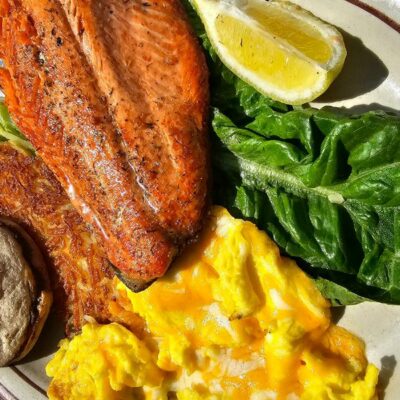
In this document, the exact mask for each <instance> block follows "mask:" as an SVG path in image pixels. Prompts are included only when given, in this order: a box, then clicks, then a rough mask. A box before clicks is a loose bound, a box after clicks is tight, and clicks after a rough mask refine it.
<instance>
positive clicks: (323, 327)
mask: <svg viewBox="0 0 400 400" xmlns="http://www.w3.org/2000/svg"><path fill="white" fill-rule="evenodd" d="M116 285H117V289H118V290H119V291H120V293H121V295H122V296H124V297H125V299H128V300H129V301H130V304H131V307H132V309H133V311H134V312H136V313H137V314H138V315H140V316H141V317H142V318H143V320H144V321H145V324H146V328H147V330H146V333H145V334H143V332H132V331H129V330H128V329H126V328H124V327H122V326H121V325H118V324H110V325H98V324H96V323H94V322H93V323H89V324H87V325H86V326H85V327H84V328H83V331H82V334H81V335H79V336H76V337H75V338H74V339H72V340H71V341H68V340H64V341H62V342H61V346H60V350H59V351H58V353H57V354H56V356H55V358H54V359H53V360H52V361H51V362H50V363H49V364H48V366H47V370H46V371H47V374H48V375H49V376H51V377H53V381H52V382H51V385H50V387H49V397H50V399H60V400H61V399H68V400H74V399H76V400H78V399H79V400H83V399H96V400H97V399H99V400H101V399H104V400H106V399H107V400H113V399H121V400H122V399H152V400H167V399H178V400H197V399H205V400H228V399H232V400H236V399H237V400H245V399H249V400H269V399H273V400H280V399H287V400H295V399H303V400H325V399H326V400H370V399H371V400H372V399H376V398H377V397H376V384H377V379H378V370H377V369H376V367H374V366H373V365H368V363H367V360H366V358H365V355H364V353H365V352H364V345H363V343H362V342H361V341H360V340H359V339H358V338H356V337H354V336H353V335H352V334H350V333H349V332H347V331H345V330H344V329H342V328H339V327H337V326H335V325H333V324H331V321H330V311H329V303H328V302H327V301H326V300H325V299H324V298H323V297H322V295H321V294H320V293H319V291H318V290H317V288H316V287H315V286H314V284H313V282H312V281H311V280H310V279H309V278H308V277H307V276H306V275H305V274H304V273H303V272H302V271H301V270H300V269H299V268H298V266H297V265H296V263H295V262H294V261H292V260H290V259H287V258H284V257H281V256H280V253H279V250H278V248H277V246H276V245H275V244H274V243H273V242H272V240H271V239H270V238H269V237H268V236H267V235H266V234H265V233H263V232H261V231H259V230H258V229H257V228H256V227H255V226H254V225H253V224H251V223H249V222H244V221H241V220H237V219H234V218H232V217H231V216H230V215H229V213H228V212H227V211H226V210H225V209H223V208H219V207H214V208H213V210H212V215H211V216H210V221H209V223H208V225H207V228H206V229H205V231H204V233H203V235H202V237H201V238H200V241H199V242H198V243H197V244H196V245H194V246H192V247H191V248H190V249H188V250H187V251H186V253H185V254H184V255H183V256H182V257H180V258H179V260H178V261H177V262H176V263H175V265H174V267H173V268H172V269H171V271H170V272H169V273H168V274H167V275H166V276H165V277H164V278H162V279H160V280H159V281H157V282H156V283H155V284H153V285H152V286H151V287H150V288H149V289H147V290H146V291H144V292H142V293H137V294H136V293H133V292H130V291H129V290H128V289H126V288H125V287H124V286H123V285H122V284H121V283H116Z"/></svg>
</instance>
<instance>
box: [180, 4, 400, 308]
mask: <svg viewBox="0 0 400 400" xmlns="http://www.w3.org/2000/svg"><path fill="white" fill-rule="evenodd" d="M188 12H189V14H190V17H191V20H192V22H193V26H194V28H195V29H196V32H197V34H198V35H199V37H200V38H201V40H202V42H203V46H204V48H205V49H206V51H207V54H208V61H209V66H210V71H211V88H212V106H213V108H214V112H213V120H212V126H213V130H214V132H215V134H216V135H215V137H214V138H213V141H214V143H213V160H214V174H215V177H214V179H215V183H216V184H215V193H214V194H215V201H216V202H217V203H219V204H221V205H224V206H225V207H227V208H228V209H229V210H230V211H231V212H232V213H233V214H234V215H236V216H239V217H243V218H247V219H250V220H252V221H254V222H255V223H256V224H257V225H258V226H259V227H260V228H262V229H264V230H265V231H267V232H268V233H269V234H270V235H271V236H272V237H273V238H274V240H275V241H276V242H277V243H278V245H279V246H280V248H281V249H282V250H283V252H284V253H286V254H288V255H290V256H292V257H296V258H297V259H298V261H299V264H300V265H301V266H302V267H303V268H304V269H305V270H306V271H307V272H308V273H309V274H310V275H311V276H313V277H314V278H315V279H316V282H317V284H318V285H319V287H320V289H321V290H322V291H323V293H324V294H325V295H326V296H327V297H329V298H330V299H332V300H333V302H334V303H335V304H355V303H358V302H360V301H364V300H365V299H373V300H377V301H382V302H388V303H400V119H399V118H398V117H396V116H392V115H389V114H386V113H383V112H369V113H366V114H363V115H359V116H346V115H345V114H343V112H340V111H339V110H335V111H332V110H327V109H325V110H324V109H323V110H316V109H312V108H299V107H297V108H293V107H290V106H287V105H284V104H281V103H279V102H275V101H273V100H271V99H269V98H266V97H264V96H263V95H261V94H260V93H258V92H257V91H256V90H255V89H253V88H252V87H250V86H249V85H247V84H246V83H244V82H243V81H242V80H240V79H239V78H238V77H236V76H235V75H234V74H233V73H231V72H230V71H229V70H228V69H227V68H225V67H224V66H223V64H222V63H221V62H220V60H219V59H218V57H217V55H216V54H215V52H214V51H213V49H212V47H211V44H210V42H209V40H208V38H207V36H206V34H205V31H204V28H203V26H202V24H201V21H200V20H199V18H198V17H197V15H196V13H195V12H194V11H193V9H190V6H189V5H188Z"/></svg>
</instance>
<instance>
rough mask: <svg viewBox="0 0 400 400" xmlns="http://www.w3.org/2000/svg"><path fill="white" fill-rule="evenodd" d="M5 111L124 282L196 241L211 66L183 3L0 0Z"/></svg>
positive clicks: (205, 182)
mask: <svg viewBox="0 0 400 400" xmlns="http://www.w3.org/2000/svg"><path fill="white" fill-rule="evenodd" d="M0 21H1V31H0V33H1V34H0V50H1V51H0V53H1V54H0V55H1V57H2V58H3V59H4V62H5V68H4V69H3V70H2V71H1V72H0V82H1V84H2V86H3V88H4V91H5V93H6V103H7V105H8V107H9V110H10V113H11V115H12V116H13V118H14V120H15V121H16V123H17V125H18V126H19V127H20V128H21V130H22V131H23V133H24V134H25V135H26V136H27V137H28V139H29V140H30V141H31V142H32V144H33V145H34V147H35V148H36V149H37V151H38V153H39V155H40V156H41V158H42V159H43V161H44V162H45V163H46V164H47V165H48V167H49V168H50V169H51V170H52V171H53V173H54V175H55V176H56V177H57V179H58V180H59V182H60V183H61V185H62V186H63V188H64V190H65V191H66V193H67V194H68V196H69V198H70V199H71V202H72V204H73V205H74V207H75V208H76V209H77V210H78V212H79V214H80V215H81V216H82V218H83V219H84V220H85V221H87V222H88V223H90V224H91V225H92V226H93V227H94V229H95V230H96V232H97V234H98V238H99V240H101V242H102V245H103V247H104V249H105V251H106V254H107V257H108V259H109V260H110V261H111V263H112V264H113V265H115V266H116V267H117V268H118V269H119V270H120V272H121V274H122V276H123V277H124V278H125V281H126V282H127V283H128V284H130V286H131V287H135V288H138V289H140V288H143V286H145V284H146V283H147V282H150V281H152V280H153V279H155V278H157V277H159V276H162V275H163V274H164V273H165V271H166V270H167V268H168V267H169V265H170V263H171V262H172V260H173V258H174V257H175V256H176V255H177V253H178V252H179V251H180V250H181V249H182V248H183V247H184V246H185V245H186V243H187V242H188V241H190V240H191V239H193V238H194V237H195V236H196V234H197V232H198V231H199V229H200V228H201V222H202V219H203V216H204V214H205V212H206V208H207V196H208V186H209V178H208V175H209V171H208V169H209V166H208V164H209V163H208V145H207V135H206V133H207V114H208V84H207V80H208V73H207V68H206V65H205V60H204V57H203V54H202V53H201V51H200V48H199V45H198V43H197V41H196V38H195V37H194V35H193V34H192V32H191V29H190V27H189V24H188V22H187V20H186V17H185V14H184V11H183V8H182V6H181V5H180V3H179V2H178V0H161V1H159V0H154V1H153V0H146V2H143V1H139V0H128V1H121V0H0Z"/></svg>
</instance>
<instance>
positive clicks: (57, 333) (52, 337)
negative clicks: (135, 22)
mask: <svg viewBox="0 0 400 400" xmlns="http://www.w3.org/2000/svg"><path fill="white" fill-rule="evenodd" d="M63 325H64V324H63V323H62V322H60V317H59V316H58V315H56V313H54V312H52V313H51V314H50V316H49V318H48V320H47V322H46V325H45V326H44V328H43V331H42V333H41V335H40V337H39V340H38V341H37V343H36V345H35V347H34V348H33V349H32V351H31V352H30V353H29V354H28V356H27V357H26V358H24V359H23V360H21V362H20V363H23V364H25V363H28V362H32V361H36V360H39V359H41V358H43V357H47V356H49V355H51V354H53V353H54V352H55V351H56V350H57V345H58V342H59V341H60V340H61V339H63V338H64V337H65V335H64V331H63Z"/></svg>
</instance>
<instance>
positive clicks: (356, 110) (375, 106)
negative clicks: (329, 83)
mask: <svg viewBox="0 0 400 400" xmlns="http://www.w3.org/2000/svg"><path fill="white" fill-rule="evenodd" d="M324 109H325V110H332V111H333V112H337V111H338V110H339V111H341V112H342V113H343V114H348V115H357V114H364V113H366V112H368V111H385V112H386V113H388V114H392V115H397V116H400V111H399V110H396V109H394V108H391V107H387V106H383V105H382V104H379V103H371V104H359V105H356V106H353V107H350V108H346V107H333V106H324Z"/></svg>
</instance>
